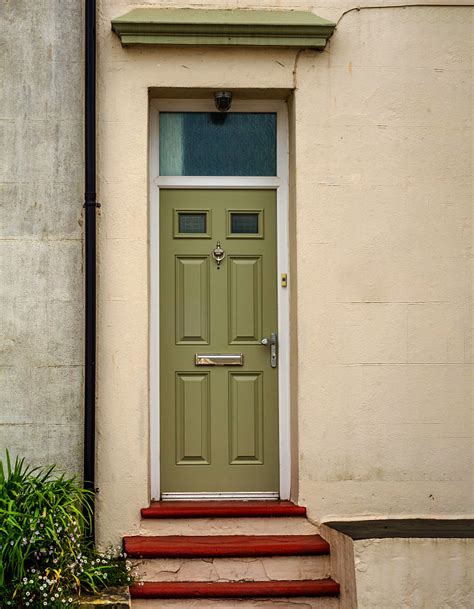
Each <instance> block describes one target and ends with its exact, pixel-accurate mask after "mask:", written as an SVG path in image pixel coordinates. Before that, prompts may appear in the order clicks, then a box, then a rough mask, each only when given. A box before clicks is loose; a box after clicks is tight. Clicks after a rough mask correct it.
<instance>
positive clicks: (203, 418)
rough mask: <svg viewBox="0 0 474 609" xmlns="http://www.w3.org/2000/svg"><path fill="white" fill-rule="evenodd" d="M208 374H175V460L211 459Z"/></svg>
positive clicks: (200, 462) (203, 462) (195, 461)
mask: <svg viewBox="0 0 474 609" xmlns="http://www.w3.org/2000/svg"><path fill="white" fill-rule="evenodd" d="M210 443H211V434H210V396H209V374H208V373H204V374H193V373H177V375H176V464H177V465H179V464H183V465H191V464H195V465H206V464H209V463H210V452H211V451H210Z"/></svg>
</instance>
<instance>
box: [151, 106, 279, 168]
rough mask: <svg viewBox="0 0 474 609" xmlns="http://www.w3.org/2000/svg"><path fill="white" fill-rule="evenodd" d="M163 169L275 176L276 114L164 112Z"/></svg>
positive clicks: (161, 149) (162, 126)
mask: <svg viewBox="0 0 474 609" xmlns="http://www.w3.org/2000/svg"><path fill="white" fill-rule="evenodd" d="M160 174H161V175H165V176H171V175H175V176H274V175H276V114H275V113H273V112H267V113H261V112H253V113H252V112H250V113H249V112H229V113H223V112H161V113H160Z"/></svg>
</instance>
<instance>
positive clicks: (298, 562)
mask: <svg viewBox="0 0 474 609" xmlns="http://www.w3.org/2000/svg"><path fill="white" fill-rule="evenodd" d="M133 563H134V564H135V565H136V572H137V573H138V574H139V576H140V578H141V579H142V580H143V581H160V582H162V581H206V582H216V581H277V580H305V579H306V580H308V579H325V578H327V577H329V572H330V560H329V556H268V557H260V558H203V559H200V558H192V559H185V558H154V559H147V560H146V559H143V560H140V559H138V560H134V561H133Z"/></svg>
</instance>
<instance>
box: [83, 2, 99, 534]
mask: <svg viewBox="0 0 474 609" xmlns="http://www.w3.org/2000/svg"><path fill="white" fill-rule="evenodd" d="M95 81H96V0H86V1H85V114H84V123H85V124H84V135H85V138H84V148H85V153H84V164H85V192H84V214H85V222H84V223H85V244H84V249H85V371H84V487H85V488H86V489H88V490H91V491H94V490H95V396H96V384H95V383H96V366H95V358H96V209H97V207H98V203H97V194H96V125H95V122H96V82H95ZM94 529H95V527H94V500H92V525H91V527H90V529H89V531H87V533H88V536H89V537H90V538H91V539H92V540H93V539H94Z"/></svg>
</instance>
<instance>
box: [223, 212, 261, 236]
mask: <svg viewBox="0 0 474 609" xmlns="http://www.w3.org/2000/svg"><path fill="white" fill-rule="evenodd" d="M258 215H259V214H258V213H255V214H253V213H249V214H234V213H233V214H231V215H230V230H231V232H232V233H239V234H242V233H244V234H247V235H258Z"/></svg>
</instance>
